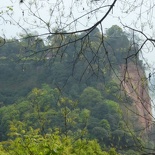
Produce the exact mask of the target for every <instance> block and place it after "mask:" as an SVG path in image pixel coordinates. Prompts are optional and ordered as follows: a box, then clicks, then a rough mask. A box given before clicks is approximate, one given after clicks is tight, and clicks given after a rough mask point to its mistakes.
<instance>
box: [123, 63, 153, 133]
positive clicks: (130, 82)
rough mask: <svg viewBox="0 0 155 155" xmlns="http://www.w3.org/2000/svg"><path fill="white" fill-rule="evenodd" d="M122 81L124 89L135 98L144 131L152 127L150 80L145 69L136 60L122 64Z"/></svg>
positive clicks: (135, 108) (146, 131)
mask: <svg viewBox="0 0 155 155" xmlns="http://www.w3.org/2000/svg"><path fill="white" fill-rule="evenodd" d="M121 81H122V83H121V84H122V87H123V90H125V93H126V94H127V96H129V97H130V98H131V99H132V100H133V107H134V111H135V114H136V115H137V117H138V119H137V120H138V122H136V123H139V124H140V126H141V127H142V128H143V129H144V130H143V131H144V133H149V132H150V131H151V128H152V125H151V123H152V118H153V117H152V109H151V99H150V96H149V91H148V81H147V78H146V75H145V72H144V69H143V68H142V67H141V66H140V65H137V64H136V63H134V62H129V63H127V64H122V65H121Z"/></svg>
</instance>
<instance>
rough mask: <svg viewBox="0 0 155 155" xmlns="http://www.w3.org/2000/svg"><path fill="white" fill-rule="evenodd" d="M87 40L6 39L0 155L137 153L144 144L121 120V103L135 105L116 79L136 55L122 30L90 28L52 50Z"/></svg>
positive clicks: (0, 62) (0, 68) (1, 62)
mask: <svg viewBox="0 0 155 155" xmlns="http://www.w3.org/2000/svg"><path fill="white" fill-rule="evenodd" d="M84 35H85V34H84V33H82V34H79V35H77V36H75V35H65V34H64V35H62V34H61V35H54V36H49V37H48V44H47V43H46V44H47V45H46V44H45V42H43V40H42V39H41V38H35V37H27V36H26V37H25V38H23V40H21V41H17V40H8V42H9V43H7V44H5V45H4V46H2V47H1V48H0V73H1V74H0V81H1V83H0V88H1V90H0V99H1V100H0V106H1V108H0V138H1V139H0V140H1V141H2V142H1V146H2V147H1V148H2V149H1V150H2V151H3V152H4V153H3V154H7V153H5V152H8V153H10V154H12V155H13V154H23V155H24V154H25V155H28V154H30V155H31V154H34V155H35V154H36V155H50V154H52V155H57V154H58V155H61V154H62V155H65V154H66V155H68V154H71V155H76V154H79V155H81V154H82V155H85V154H86V155H87V154H91V155H93V154H94V155H117V153H116V151H115V149H116V150H117V151H118V152H120V153H122V154H136V152H138V151H142V147H141V146H143V145H145V144H144V142H142V139H141V138H139V135H138V134H137V133H135V129H134V128H133V127H132V126H130V124H131V123H132V122H129V123H128V124H126V122H125V121H124V120H125V118H124V116H123V111H122V104H123V103H125V104H126V105H127V106H130V105H131V104H132V102H131V100H128V101H127V100H126V99H127V98H126V97H125V96H123V94H122V92H121V90H120V89H119V85H118V81H117V78H116V76H115V75H114V73H115V72H118V69H119V65H120V64H122V63H124V59H123V58H124V57H126V56H127V55H128V52H129V51H132V50H133V49H132V47H131V45H130V41H129V40H128V38H127V35H126V33H125V32H123V31H122V29H121V28H119V27H118V26H116V25H114V26H112V27H111V28H110V29H108V30H107V32H106V35H105V36H103V35H102V34H101V33H100V32H99V30H98V29H95V30H94V31H93V32H91V33H90V34H89V35H88V36H87V37H85V38H84V40H82V41H81V39H80V41H79V42H78V41H76V42H73V43H70V44H68V46H67V48H61V49H59V48H58V49H57V48H56V49H55V50H54V49H52V50H50V47H58V46H61V44H62V42H65V41H66V42H67V40H69V41H70V42H72V41H74V40H75V39H77V38H81V37H82V36H84ZM118 38H119V39H118ZM99 40H104V43H103V44H99ZM88 43H89V44H88ZM105 46H106V48H105ZM81 47H82V48H81ZM99 47H100V48H99ZM81 49H82V50H84V51H83V52H81ZM105 49H109V50H108V52H107V51H106V50H105ZM132 53H134V50H133V52H132ZM129 61H130V60H129ZM137 61H138V63H139V64H141V61H140V60H139V59H138V60H137ZM109 62H110V63H109ZM111 69H113V72H112V71H111ZM128 99H129V97H128ZM135 137H136V138H135ZM113 148H115V149H113ZM1 154H2V153H1Z"/></svg>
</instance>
